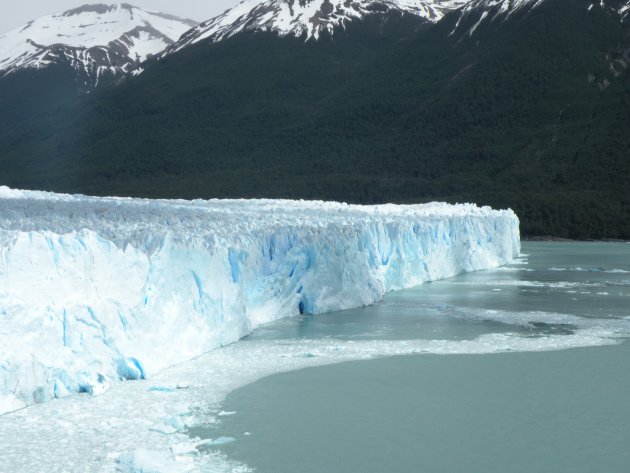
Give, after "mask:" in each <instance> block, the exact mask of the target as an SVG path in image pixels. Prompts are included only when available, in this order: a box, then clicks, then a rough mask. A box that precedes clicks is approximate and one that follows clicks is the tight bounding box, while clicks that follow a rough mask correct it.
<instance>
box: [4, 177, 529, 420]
mask: <svg viewBox="0 0 630 473" xmlns="http://www.w3.org/2000/svg"><path fill="white" fill-rule="evenodd" d="M519 251H520V238H519V221H518V218H517V217H516V215H515V214H514V213H513V212H512V211H511V210H493V209H490V208H488V207H478V206H476V205H472V204H459V205H448V204H444V203H431V204H423V205H378V206H357V205H348V204H342V203H333V202H310V201H309V202H307V201H287V200H209V201H204V200H195V201H184V200H171V201H168V200H148V199H131V198H97V197H87V196H70V195H61V194H53V193H47V192H35V191H21V190H13V189H9V188H7V187H0V414H2V413H6V412H10V411H15V410H17V409H20V408H22V407H25V406H28V405H30V404H34V403H41V402H45V401H47V400H50V399H53V398H62V397H66V396H68V395H70V394H72V393H77V392H87V393H91V394H99V393H101V392H103V391H105V390H107V389H108V387H110V386H111V385H112V384H113V383H115V382H116V381H119V380H132V379H144V378H147V377H150V376H153V375H155V374H156V373H158V372H160V371H162V370H164V369H165V368H167V367H169V366H173V365H176V364H178V363H181V362H184V361H187V360H190V359H193V358H195V357H198V356H200V355H202V354H204V353H207V352H209V351H211V350H213V349H215V348H218V347H221V346H225V345H228V344H231V343H233V342H235V341H237V340H239V339H241V338H243V337H244V336H246V335H247V334H249V333H250V332H251V331H252V330H253V329H255V328H256V327H258V326H260V325H261V324H265V323H268V322H271V321H273V320H276V319H278V318H281V317H287V316H291V315H297V314H299V313H308V314H319V313H324V312H329V311H335V310H343V309H348V308H352V307H359V306H365V305H369V304H373V303H375V302H378V301H379V300H381V299H382V297H383V295H384V294H385V293H386V292H388V291H393V290H398V289H403V288H408V287H412V286H415V285H418V284H421V283H423V282H427V281H434V280H438V279H443V278H447V277H451V276H454V275H456V274H459V273H462V272H466V271H476V270H481V269H485V268H490V267H497V266H500V265H503V264H506V263H508V262H510V261H511V260H512V259H513V258H514V257H516V256H517V255H518V253H519Z"/></svg>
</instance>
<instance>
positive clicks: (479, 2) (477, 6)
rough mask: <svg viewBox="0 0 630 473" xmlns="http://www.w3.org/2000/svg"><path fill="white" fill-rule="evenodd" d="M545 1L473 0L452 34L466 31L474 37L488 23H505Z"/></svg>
mask: <svg viewBox="0 0 630 473" xmlns="http://www.w3.org/2000/svg"><path fill="white" fill-rule="evenodd" d="M544 1H545V0H472V1H468V2H466V5H465V6H464V7H463V8H462V9H461V12H460V16H459V19H458V20H457V23H456V25H455V28H454V29H453V31H452V33H451V34H453V33H455V32H456V31H458V30H461V29H465V31H466V34H467V35H468V36H472V35H473V34H474V33H475V31H476V30H477V28H479V26H480V25H481V24H482V23H484V22H486V21H491V22H494V21H505V20H507V19H509V18H510V17H511V16H512V15H514V14H515V13H517V12H520V11H523V10H531V9H533V8H536V7H537V6H539V5H540V4H542V3H543V2H544Z"/></svg>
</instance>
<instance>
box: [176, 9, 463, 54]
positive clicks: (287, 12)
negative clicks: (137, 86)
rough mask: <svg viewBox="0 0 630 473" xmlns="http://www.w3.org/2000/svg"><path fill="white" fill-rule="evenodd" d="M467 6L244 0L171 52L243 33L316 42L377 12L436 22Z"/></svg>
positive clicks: (203, 25) (195, 32)
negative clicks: (400, 13) (336, 29)
mask: <svg viewBox="0 0 630 473" xmlns="http://www.w3.org/2000/svg"><path fill="white" fill-rule="evenodd" d="M465 3H466V0H267V1H260V0H244V1H242V2H241V3H239V4H238V5H237V6H235V7H234V8H231V9H229V10H227V11H226V12H225V13H223V14H222V15H219V16H217V17H215V18H212V19H210V20H208V21H206V22H204V23H201V24H200V25H198V26H197V27H196V28H193V29H192V30H190V31H189V32H187V33H186V34H185V35H184V36H183V37H182V38H181V40H180V41H178V42H177V43H175V44H174V45H173V46H171V47H170V48H169V49H168V52H175V51H179V50H180V49H182V48H185V47H186V46H189V45H191V44H194V43H197V42H199V41H202V40H208V41H210V42H216V41H220V40H222V39H225V38H228V37H231V36H234V35H236V34H238V33H241V32H244V31H250V32H251V31H272V32H275V33H277V34H278V35H280V36H286V35H294V36H297V37H301V36H304V37H306V39H310V38H315V39H317V38H319V36H320V35H321V33H322V32H324V31H327V32H328V33H330V34H333V33H334V30H335V28H338V27H344V26H345V25H346V24H347V23H348V22H350V21H353V20H357V19H361V18H363V17H365V16H367V15H373V14H378V13H387V12H403V13H408V14H412V15H416V16H418V17H420V18H424V19H426V20H427V21H430V22H437V21H439V20H440V19H441V18H442V17H443V16H444V15H445V14H446V13H447V12H449V11H451V10H455V9H457V8H460V7H461V6H462V5H464V4H465Z"/></svg>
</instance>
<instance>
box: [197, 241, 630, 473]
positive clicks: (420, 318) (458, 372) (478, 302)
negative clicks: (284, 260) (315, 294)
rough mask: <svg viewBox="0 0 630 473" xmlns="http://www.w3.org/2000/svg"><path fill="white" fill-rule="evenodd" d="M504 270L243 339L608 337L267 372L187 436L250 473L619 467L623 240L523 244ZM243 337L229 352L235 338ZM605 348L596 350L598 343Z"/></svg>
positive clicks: (622, 453) (627, 404)
mask: <svg viewBox="0 0 630 473" xmlns="http://www.w3.org/2000/svg"><path fill="white" fill-rule="evenodd" d="M523 253H524V256H523V257H522V258H520V259H519V260H518V261H516V262H515V264H512V265H510V266H509V267H507V268H500V269H497V270H491V271H483V272H478V273H473V274H467V275H463V276H460V277H457V278H453V279H449V280H445V281H439V282H435V283H431V284H425V285H423V286H421V287H418V288H415V289H412V290H407V291H401V292H398V293H394V294H390V295H388V297H387V298H386V300H385V301H384V302H383V303H381V304H379V305H376V306H374V307H367V308H362V309H357V310H350V311H345V312H340V313H335V314H328V315H319V316H304V317H300V318H298V319H289V320H283V321H280V322H278V323H275V324H272V325H269V326H266V327H264V328H262V329H260V330H258V331H256V332H255V333H254V334H253V335H252V336H251V337H249V339H248V340H255V341H264V340H269V341H277V340H283V339H295V338H308V339H313V338H315V339H317V338H334V339H343V340H374V339H379V340H407V339H426V340H451V341H452V340H455V341H457V340H462V341H465V340H472V339H476V338H479V337H483V336H484V335H487V334H503V333H505V334H515V333H516V334H518V335H519V336H521V337H532V338H548V337H552V338H553V339H554V340H559V341H562V340H563V339H565V337H572V336H575V335H576V334H577V335H583V336H584V337H591V336H592V337H595V338H596V339H597V337H601V336H602V333H605V334H607V335H606V336H610V335H611V334H612V337H614V338H613V340H611V339H610V338H608V339H607V340H608V342H610V343H613V342H615V343H616V344H614V345H608V346H597V347H591V348H575V349H569V350H563V351H547V352H528V353H501V354H490V355H451V356H441V355H418V356H406V357H395V358H386V359H376V360H370V361H362V362H351V363H344V364H338V365H332V366H326V367H319V368H309V369H305V370H302V371H297V372H292V373H285V374H279V375H275V376H271V377H268V378H265V379H263V380H260V381H258V382H256V383H254V384H251V385H249V386H246V387H244V388H242V389H240V390H238V391H235V392H234V393H232V394H231V395H230V396H229V397H228V398H227V400H226V402H225V404H224V405H223V406H222V408H223V409H224V410H225V411H228V412H235V414H234V415H227V416H224V417H222V418H221V422H220V423H218V424H212V425H207V426H203V427H201V428H198V429H194V430H193V431H192V432H191V434H193V435H197V436H200V437H202V438H217V437H220V436H226V437H233V438H234V439H235V441H234V442H232V443H229V444H226V445H223V446H221V447H220V449H221V450H222V451H223V452H224V453H226V454H227V455H228V456H229V457H230V458H233V459H236V460H239V461H242V462H244V463H246V464H247V465H250V466H251V467H253V468H255V469H256V471H258V472H261V473H283V472H287V473H288V472H301V473H311V472H312V473H315V472H422V471H426V472H463V471H466V472H484V473H485V472H620V473H621V472H624V473H627V472H628V471H630V343H628V342H627V341H626V340H627V339H628V335H629V334H630V244H625V243H539V242H536V243H534V242H531V243H528V242H525V243H524V244H523ZM248 340H245V341H243V342H241V343H248ZM608 342H607V343H608Z"/></svg>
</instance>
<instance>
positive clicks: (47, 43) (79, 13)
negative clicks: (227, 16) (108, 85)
mask: <svg viewBox="0 0 630 473" xmlns="http://www.w3.org/2000/svg"><path fill="white" fill-rule="evenodd" d="M195 25H196V22H194V21H191V20H186V19H182V18H178V17H175V16H172V15H167V14H163V13H153V12H147V11H144V10H141V9H139V8H136V7H134V6H131V5H128V4H124V3H123V4H114V5H105V4H96V5H84V6H82V7H79V8H75V9H73V10H69V11H66V12H64V13H59V14H55V15H49V16H44V17H41V18H38V19H37V20H34V21H31V22H29V23H28V24H26V25H24V26H23V27H21V28H18V29H15V30H13V31H10V32H8V33H6V34H3V35H2V36H0V77H2V76H6V75H9V74H11V73H14V72H16V71H19V70H22V69H41V68H45V67H47V66H49V65H51V64H60V63H61V64H67V65H69V66H70V67H71V68H72V69H74V70H75V71H76V73H77V77H78V79H79V80H80V81H81V84H82V85H83V86H86V87H88V88H89V87H92V86H94V85H96V84H98V82H99V80H101V78H102V77H104V76H110V77H117V76H119V75H121V74H124V73H126V72H128V71H129V70H131V69H132V68H134V67H135V66H136V65H137V64H139V63H140V62H142V61H144V60H146V59H147V58H148V57H149V56H151V55H155V54H157V53H159V52H161V51H163V50H164V49H165V48H166V47H167V46H169V45H170V44H172V43H173V42H175V41H176V40H177V39H178V38H179V37H180V36H181V35H182V33H184V32H185V31H187V30H188V29H190V28H191V27H192V26H195Z"/></svg>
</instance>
